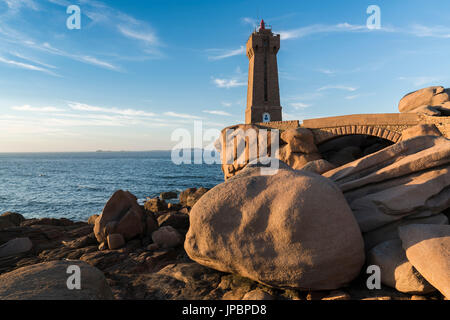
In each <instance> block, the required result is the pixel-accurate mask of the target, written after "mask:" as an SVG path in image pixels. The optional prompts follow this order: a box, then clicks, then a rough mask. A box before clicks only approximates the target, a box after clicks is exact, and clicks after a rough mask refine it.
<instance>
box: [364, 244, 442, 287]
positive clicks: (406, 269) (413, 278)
mask: <svg viewBox="0 0 450 320" xmlns="http://www.w3.org/2000/svg"><path fill="white" fill-rule="evenodd" d="M367 263H368V264H369V265H377V266H379V267H380V270H381V283H383V284H385V285H387V286H389V287H391V288H395V289H397V290H398V291H400V292H405V293H410V294H427V293H430V292H433V291H435V290H436V289H435V288H434V287H433V286H432V285H430V284H429V283H428V282H427V281H426V280H425V279H424V278H423V277H422V276H421V275H420V273H419V272H417V270H415V268H414V267H413V266H412V264H411V263H410V262H409V261H408V259H407V258H406V254H405V250H404V249H403V248H402V241H401V240H400V239H396V240H389V241H385V242H382V243H380V244H379V245H377V246H376V247H374V248H372V250H370V251H369V254H368V256H367Z"/></svg>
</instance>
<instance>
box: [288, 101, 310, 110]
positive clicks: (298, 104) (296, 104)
mask: <svg viewBox="0 0 450 320" xmlns="http://www.w3.org/2000/svg"><path fill="white" fill-rule="evenodd" d="M290 106H291V107H293V108H295V109H296V110H301V109H305V108H308V107H310V106H311V105H310V104H306V103H303V102H294V103H290Z"/></svg>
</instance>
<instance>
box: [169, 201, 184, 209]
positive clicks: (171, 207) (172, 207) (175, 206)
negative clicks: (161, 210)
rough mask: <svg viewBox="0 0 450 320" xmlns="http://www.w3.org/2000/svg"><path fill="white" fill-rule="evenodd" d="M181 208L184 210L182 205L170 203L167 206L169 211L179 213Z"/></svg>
mask: <svg viewBox="0 0 450 320" xmlns="http://www.w3.org/2000/svg"><path fill="white" fill-rule="evenodd" d="M181 208H183V206H182V205H181V204H180V203H168V204H167V209H169V210H174V211H178V210H180V209H181Z"/></svg>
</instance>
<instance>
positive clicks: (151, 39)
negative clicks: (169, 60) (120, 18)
mask: <svg viewBox="0 0 450 320" xmlns="http://www.w3.org/2000/svg"><path fill="white" fill-rule="evenodd" d="M117 29H118V30H119V31H120V33H122V34H123V35H124V36H126V37H128V38H132V39H136V40H139V41H143V42H145V43H146V44H149V45H159V40H158V38H157V37H156V35H155V33H154V32H153V31H147V32H142V31H136V30H132V29H130V27H129V26H124V25H119V26H118V27H117Z"/></svg>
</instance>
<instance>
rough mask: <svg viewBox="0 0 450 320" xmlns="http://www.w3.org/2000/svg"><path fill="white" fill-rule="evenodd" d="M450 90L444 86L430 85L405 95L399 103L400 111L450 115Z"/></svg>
mask: <svg viewBox="0 0 450 320" xmlns="http://www.w3.org/2000/svg"><path fill="white" fill-rule="evenodd" d="M449 101H450V98H449V90H448V89H444V87H440V86H438V87H428V88H424V89H420V90H417V91H414V92H411V93H409V94H407V95H406V96H404V97H403V98H402V99H401V100H400V103H399V105H398V110H399V111H400V112H417V113H424V114H427V115H432V116H435V115H449V112H450V108H449V107H450V106H449V105H448V104H449V103H448V102H449Z"/></svg>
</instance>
